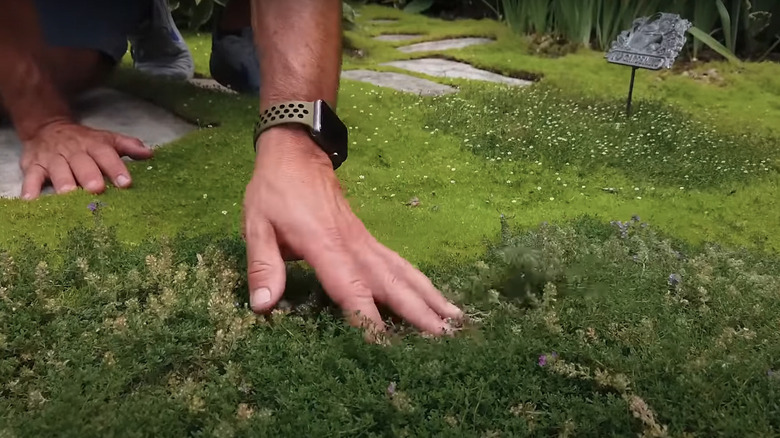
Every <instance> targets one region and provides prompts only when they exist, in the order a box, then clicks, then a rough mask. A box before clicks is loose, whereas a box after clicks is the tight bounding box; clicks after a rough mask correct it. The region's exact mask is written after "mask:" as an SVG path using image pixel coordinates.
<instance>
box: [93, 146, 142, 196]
mask: <svg viewBox="0 0 780 438" xmlns="http://www.w3.org/2000/svg"><path fill="white" fill-rule="evenodd" d="M89 155H90V156H91V157H92V158H93V159H94V160H95V162H96V163H97V165H98V166H99V167H100V169H101V170H102V171H103V173H104V174H105V175H106V176H108V178H109V179H111V181H112V182H113V183H114V185H115V186H117V187H121V188H127V187H130V185H131V184H132V183H133V180H132V179H131V178H130V172H129V171H128V170H127V166H125V163H124V161H122V159H121V158H120V157H119V155H118V154H117V151H116V150H115V149H112V148H96V149H95V150H91V151H90V152H89Z"/></svg>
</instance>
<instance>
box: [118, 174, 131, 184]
mask: <svg viewBox="0 0 780 438" xmlns="http://www.w3.org/2000/svg"><path fill="white" fill-rule="evenodd" d="M128 184H130V178H128V177H127V176H125V175H119V176H118V177H116V185H118V186H119V187H127V185H128Z"/></svg>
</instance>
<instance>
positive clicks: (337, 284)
mask: <svg viewBox="0 0 780 438" xmlns="http://www.w3.org/2000/svg"><path fill="white" fill-rule="evenodd" d="M257 147H258V154H257V160H256V162H255V171H254V175H253V177H252V179H251V181H250V182H249V184H248V186H247V189H246V194H245V198H244V224H243V225H244V238H245V239H246V242H247V259H248V277H249V278H248V281H249V291H250V299H249V301H250V305H251V307H252V309H253V310H254V311H255V312H258V313H260V312H265V311H268V310H270V309H271V308H272V307H273V306H274V305H275V304H276V303H277V302H278V301H279V299H280V298H281V296H282V294H283V292H284V288H285V282H286V278H285V274H286V270H285V265H284V259H288V260H289V259H293V258H302V259H303V260H305V261H306V262H308V263H309V264H310V265H311V266H312V267H313V268H314V270H315V272H316V274H317V278H318V279H319V280H320V282H321V283H322V285H323V287H324V288H325V291H326V292H327V293H328V295H329V296H330V297H331V298H332V299H333V301H334V302H335V303H336V304H338V305H339V306H340V307H341V308H342V309H343V310H344V312H345V314H346V316H347V318H348V321H349V323H350V324H352V325H353V326H357V327H359V326H362V327H364V328H367V329H369V330H368V332H367V335H368V336H369V337H371V336H373V334H376V333H375V332H376V331H384V330H385V326H384V323H383V321H382V318H381V316H380V314H379V310H378V309H377V306H376V303H381V304H384V305H386V306H388V307H389V308H390V309H391V310H393V311H394V312H396V313H397V314H398V315H399V316H401V317H403V318H404V319H406V320H408V321H409V322H410V323H412V324H414V325H415V326H416V327H417V328H419V329H421V330H423V331H424V332H427V333H429V334H433V335H441V334H443V333H451V332H452V327H450V325H449V324H448V323H447V322H446V319H447V318H453V319H460V318H461V317H462V316H463V314H462V312H461V311H460V309H458V308H457V307H456V306H455V305H453V304H451V303H450V302H448V301H447V300H446V299H445V298H444V296H443V295H442V294H441V293H440V292H439V291H438V290H436V288H435V287H434V286H433V284H432V283H431V281H430V280H429V279H428V278H427V277H426V276H425V275H424V274H423V273H422V272H420V271H418V270H417V269H415V268H414V267H413V266H412V265H411V264H410V263H409V262H408V261H406V260H404V259H403V258H402V257H401V256H399V255H398V254H396V253H395V252H393V251H391V250H390V249H388V248H387V247H385V246H383V245H382V244H380V243H379V242H378V241H377V240H376V239H375V238H374V237H373V236H371V234H370V233H369V232H368V230H366V228H365V226H364V225H363V223H362V222H361V221H360V219H359V218H358V217H357V216H355V214H354V213H353V212H352V210H351V208H350V205H349V203H348V202H347V200H346V199H345V197H344V196H343V194H342V192H341V189H340V186H339V182H338V179H337V178H336V175H335V173H334V171H333V167H332V165H331V162H330V160H329V159H328V157H327V155H326V154H325V153H324V152H323V151H322V150H320V149H319V147H318V146H317V145H316V144H315V143H314V142H313V141H312V140H311V139H310V138H309V137H308V134H307V133H306V132H305V131H303V130H302V129H299V128H297V127H286V126H282V127H275V128H271V129H269V130H268V131H265V132H264V133H263V134H262V135H261V137H260V138H259V139H258V143H257ZM358 312H359V314H357V313H358Z"/></svg>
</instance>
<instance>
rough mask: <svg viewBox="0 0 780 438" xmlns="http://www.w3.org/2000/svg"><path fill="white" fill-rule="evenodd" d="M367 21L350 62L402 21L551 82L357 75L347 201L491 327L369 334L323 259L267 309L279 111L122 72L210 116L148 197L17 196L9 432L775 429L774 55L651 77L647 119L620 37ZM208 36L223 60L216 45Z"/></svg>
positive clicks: (2, 362)
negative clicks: (252, 265)
mask: <svg viewBox="0 0 780 438" xmlns="http://www.w3.org/2000/svg"><path fill="white" fill-rule="evenodd" d="M360 12H361V15H360V17H359V27H358V28H357V29H356V30H354V31H350V32H351V36H352V37H353V42H354V43H355V44H357V47H358V48H360V49H361V50H365V51H366V53H367V54H368V55H367V56H365V57H363V58H360V59H357V58H355V59H353V58H347V59H345V68H346V69H357V68H366V69H373V70H379V71H388V70H390V68H387V67H382V66H381V64H382V63H386V62H391V61H397V60H405V59H409V58H410V56H409V55H407V54H404V53H402V52H400V51H397V50H395V49H394V47H392V45H388V43H387V42H382V41H375V40H373V39H372V38H371V37H372V36H374V35H376V34H379V33H380V31H379V30H378V29H377V28H376V27H371V25H370V24H368V22H369V21H370V20H371V19H373V18H376V17H385V18H386V17H388V16H389V17H396V18H398V20H397V22H395V23H391V24H382V25H381V26H383V27H392V32H399V33H419V34H425V35H427V37H426V39H441V38H444V37H453V36H458V35H483V36H487V37H491V38H494V39H495V40H496V41H495V42H494V43H490V44H488V45H484V46H471V47H468V48H464V49H461V50H458V51H456V52H455V53H454V54H453V53H448V54H447V55H448V56H451V57H453V59H458V60H461V61H468V62H469V63H471V64H473V65H475V66H479V67H484V68H485V69H491V71H529V72H535V74H539V75H540V77H541V80H539V81H538V83H535V84H533V85H531V86H529V87H505V86H502V85H496V84H490V83H483V82H479V81H469V80H465V79H457V78H449V79H447V78H430V79H431V80H436V81H437V82H439V83H441V84H444V85H448V86H450V87H453V88H456V89H457V92H456V93H451V94H447V95H443V96H439V97H422V96H418V95H415V94H410V93H404V92H397V91H394V90H391V89H388V88H384V87H377V86H372V85H367V84H364V83H361V82H357V81H354V80H343V81H342V87H341V92H340V96H339V104H338V111H339V114H340V115H341V116H342V117H343V119H344V120H345V122H346V123H347V125H348V126H349V128H350V147H351V149H350V160H349V162H347V163H346V164H345V165H344V166H342V168H340V169H339V171H338V175H339V178H340V180H341V181H342V183H343V187H344V189H345V192H346V194H347V196H348V198H349V200H350V203H351V204H352V206H353V208H354V209H355V210H356V212H357V214H358V215H359V216H360V217H361V219H362V220H363V221H364V223H365V224H366V225H367V227H368V229H369V230H370V231H371V232H372V233H373V234H374V235H375V236H377V238H378V239H379V240H380V241H381V242H382V243H384V244H386V245H388V246H389V247H390V248H392V249H394V250H396V251H398V252H399V253H401V255H403V256H404V257H406V258H408V259H409V260H410V261H412V262H413V263H414V264H416V265H417V266H419V267H420V268H421V269H422V270H423V271H424V272H425V273H426V274H428V275H429V276H430V277H431V278H432V280H433V281H434V283H435V284H436V285H437V286H438V287H440V288H441V289H442V291H443V292H444V293H445V294H446V295H447V296H448V297H449V298H451V299H453V300H454V301H456V302H457V303H458V304H460V305H461V306H463V307H464V308H465V309H466V311H467V313H468V315H469V322H468V323H466V324H465V326H464V327H463V328H462V330H460V331H459V332H458V333H456V336H455V337H454V338H447V339H429V338H423V337H420V336H418V335H417V334H416V333H415V332H414V330H411V329H410V328H409V327H408V326H406V325H405V324H403V323H402V322H400V321H398V320H397V319H392V320H391V321H390V323H391V324H390V325H391V327H392V332H391V335H390V336H389V337H388V339H387V341H388V342H387V344H386V345H373V344H367V343H365V342H364V341H363V337H362V336H361V334H360V333H358V332H357V331H356V330H354V329H351V328H348V327H347V326H346V325H345V324H344V323H343V322H342V321H341V319H340V312H339V311H338V309H336V308H334V307H333V306H332V305H331V303H330V302H329V300H328V299H327V296H326V295H325V294H324V293H323V291H322V290H321V288H320V286H319V285H318V283H317V282H316V279H315V277H314V275H313V274H312V273H311V272H310V271H309V270H308V269H307V267H306V265H305V264H291V265H290V266H289V272H288V277H289V280H288V289H287V292H286V295H285V303H283V305H282V306H281V307H280V308H279V309H277V310H276V311H274V312H273V313H272V314H270V315H266V316H257V315H254V314H253V313H252V312H251V311H250V310H249V309H248V307H247V290H246V283H245V276H246V267H245V265H246V261H245V253H244V251H245V247H244V243H243V241H242V239H241V237H240V231H239V230H240V217H241V211H240V205H241V201H242V200H241V197H242V195H243V189H244V186H245V184H246V182H247V181H248V178H249V176H250V175H251V169H252V158H253V150H252V147H251V144H250V143H249V142H248V140H247V139H249V138H251V135H249V133H250V132H251V126H252V123H253V121H254V114H256V112H257V108H256V105H257V104H256V99H254V98H252V97H246V96H240V95H235V94H228V93H223V92H219V91H216V90H208V89H201V88H198V87H195V86H193V85H190V84H170V83H164V82H158V81H151V82H150V81H147V80H142V79H140V78H139V77H137V76H136V75H134V74H132V73H131V72H127V71H123V72H122V74H121V75H120V76H118V77H117V78H116V79H115V81H114V85H115V86H116V87H118V88H120V89H122V90H124V91H127V92H132V93H133V94H135V95H137V96H139V97H142V98H145V99H148V100H150V101H153V102H156V103H159V104H161V105H163V106H165V107H166V108H168V109H170V110H171V111H173V112H175V113H177V114H178V115H180V116H182V117H184V118H185V119H186V120H188V121H192V122H194V123H195V124H196V125H197V126H199V129H198V130H196V131H194V132H192V133H190V134H188V135H187V136H185V137H184V138H182V139H181V140H178V141H176V142H173V143H171V144H168V145H165V146H163V147H161V148H160V149H159V150H158V151H157V154H156V157H155V158H154V159H153V160H151V161H150V162H134V163H129V168H130V170H131V172H132V173H133V175H134V179H135V182H134V187H133V188H132V189H131V190H116V189H114V188H110V189H109V190H107V192H106V193H104V194H102V195H100V196H91V195H89V194H87V193H84V192H83V191H77V192H74V193H71V194H68V195H63V196H54V197H44V198H42V199H40V200H38V201H36V202H32V203H27V202H22V201H18V200H0V223H1V224H2V226H1V227H0V437H3V436H13V437H22V436H41V435H55V434H56V435H65V436H78V437H87V436H111V435H122V436H150V435H153V436H183V435H199V436H225V437H228V436H258V435H262V436H265V435H271V436H290V435H298V436H300V435H305V436H331V435H364V436H428V435H445V436H475V437H488V436H491V437H495V436H522V435H538V436H549V435H560V436H604V435H619V436H631V435H637V434H644V435H645V436H663V435H669V436H683V435H685V436H713V435H741V436H745V435H764V436H771V435H775V434H777V433H778V431H779V430H780V422H779V420H778V419H780V405H778V403H777V400H778V399H780V377H779V376H780V362H778V358H780V330H778V329H779V328H780V317H779V316H778V315H780V295H778V291H780V256H778V248H780V240H778V239H780V237H778V236H780V222H778V220H777V217H778V216H780V215H779V214H778V212H779V211H780V208H779V207H778V205H777V199H780V196H779V195H780V190H779V189H778V183H780V176H779V174H778V170H780V169H779V168H778V165H777V163H778V161H777V160H778V158H780V157H779V156H778V150H777V148H776V144H777V139H778V137H777V131H776V129H777V128H776V126H774V125H773V122H772V120H777V119H778V118H780V108H777V107H776V105H775V106H773V101H772V100H771V99H770V97H768V95H769V94H771V92H773V91H772V90H780V82H778V78H779V77H780V75H778V74H777V72H778V67H777V66H776V65H772V64H768V63H767V64H762V65H746V66H744V67H743V68H742V69H741V70H737V69H732V68H730V67H728V66H726V65H724V64H720V63H714V64H708V65H706V66H704V67H702V68H704V69H709V68H717V69H718V71H719V72H720V73H721V75H722V76H723V78H724V81H723V83H719V84H714V83H705V82H703V81H695V80H693V79H691V78H685V77H682V76H679V75H676V74H674V73H670V72H665V73H651V72H643V74H640V75H638V78H637V96H638V97H637V103H636V104H637V107H636V108H637V111H636V112H635V113H634V115H633V116H632V118H630V119H628V118H626V117H625V114H624V113H623V111H624V109H625V106H624V105H625V101H624V98H625V96H624V93H625V91H626V90H625V86H627V83H626V82H627V81H626V80H627V77H626V75H625V73H626V72H627V70H625V69H621V68H620V67H616V66H611V65H607V64H606V62H605V61H604V60H603V55H602V54H599V53H593V52H587V51H582V52H578V53H576V54H573V55H568V56H566V57H562V58H558V59H548V58H540V57H533V56H531V55H528V53H527V51H526V50H525V49H527V45H526V44H527V43H528V41H527V40H526V39H524V38H521V37H517V36H514V35H512V34H511V33H509V32H507V31H506V29H504V27H503V26H501V25H499V24H498V23H495V22H489V21H487V20H484V21H464V22H460V23H458V26H453V25H452V23H448V22H442V21H439V20H431V19H429V18H426V17H422V16H417V15H414V16H409V15H405V14H401V13H399V12H398V11H393V10H389V11H388V10H387V8H377V7H373V8H372V7H368V8H364V9H361V11H360ZM187 38H188V42H189V43H190V46H191V47H192V48H193V52H194V53H195V56H196V64H197V65H198V70H199V72H200V74H203V75H205V73H206V72H207V71H208V70H207V67H206V66H207V59H208V55H207V54H208V52H207V49H208V43H207V41H208V38H207V37H205V36H203V35H188V37H187ZM705 71H706V70H705ZM651 97H653V98H654V99H650V98H651ZM702 108H707V109H708V112H706V113H705V112H704V111H702V110H701V109H702ZM388 316H389V315H388Z"/></svg>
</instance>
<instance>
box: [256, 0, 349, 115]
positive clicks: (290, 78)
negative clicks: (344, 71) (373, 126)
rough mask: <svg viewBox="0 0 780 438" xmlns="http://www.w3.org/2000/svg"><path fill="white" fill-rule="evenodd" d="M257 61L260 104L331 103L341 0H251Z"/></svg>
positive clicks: (338, 49)
mask: <svg viewBox="0 0 780 438" xmlns="http://www.w3.org/2000/svg"><path fill="white" fill-rule="evenodd" d="M252 28H253V29H254V35H255V44H256V45H257V47H258V49H259V52H260V53H259V55H258V59H259V60H260V74H261V81H260V83H261V86H260V108H261V110H262V109H263V108H266V107H268V106H270V105H272V104H273V103H275V102H279V101H285V100H307V101H313V100H317V99H323V100H325V101H326V102H328V103H329V104H330V105H331V107H333V108H335V107H336V99H337V95H338V88H339V75H340V72H341V0H252Z"/></svg>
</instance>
